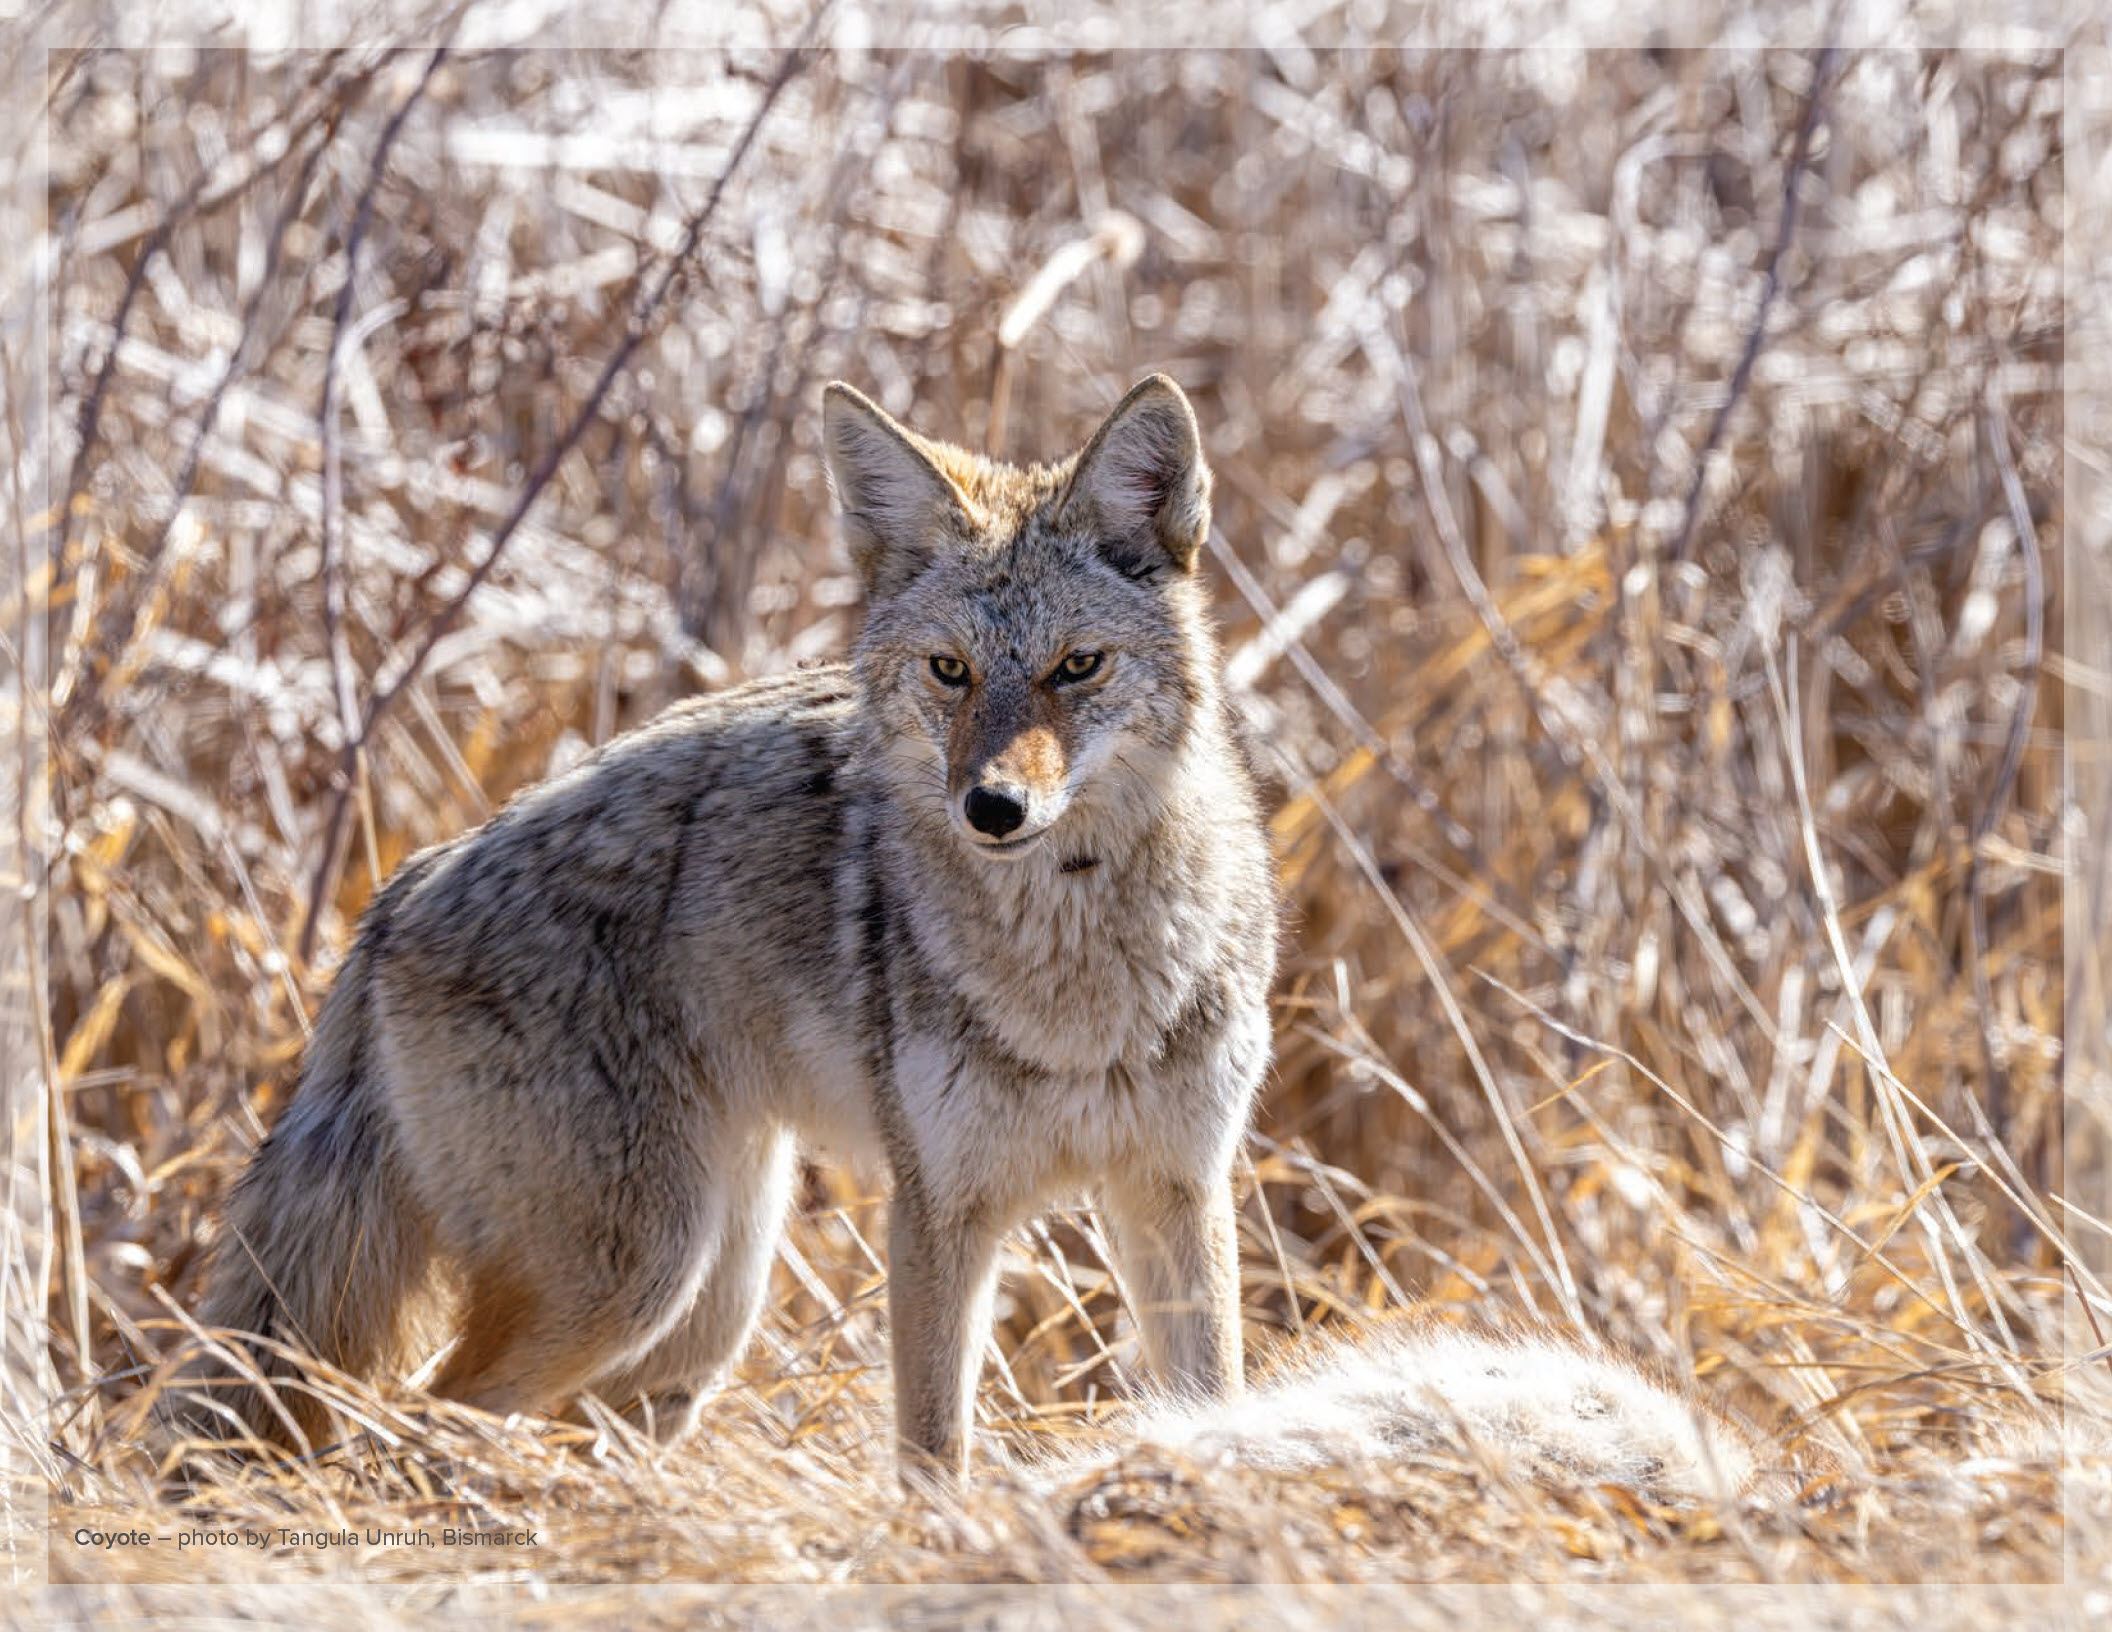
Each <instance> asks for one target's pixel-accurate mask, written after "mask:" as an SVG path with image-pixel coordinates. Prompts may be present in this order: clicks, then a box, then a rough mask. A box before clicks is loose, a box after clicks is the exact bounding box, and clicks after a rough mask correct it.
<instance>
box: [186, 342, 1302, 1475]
mask: <svg viewBox="0 0 2112 1632" xmlns="http://www.w3.org/2000/svg"><path fill="white" fill-rule="evenodd" d="M822 439H823V443H824V451H825V457H826V464H827V469H828V473H829V478H830V485H831V487H832V488H833V490H834V494H835V498H836V502H837V508H838V512H839V514H840V518H841V526H842V530H843V533H844V536H845V539H846V542H847V544H848V545H849V549H850V553H851V556H852V559H853V561H854V563H855V565H856V567H857V570H858V572H859V574H860V576H861V577H862V579H863V581H864V586H865V590H866V595H867V601H868V615H867V621H866V625H865V629H864V632H863V634H862V635H861V637H860V638H859V640H858V642H857V644H856V647H855V650H854V651H853V654H852V657H851V660H850V661H849V662H848V663H847V664H835V665H831V666H826V667H820V668H816V669H812V670H807V671H804V672H800V673H796V674H791V675H786V676H781V677H778V678H774V679H766V680H759V681H756V682H754V683H752V684H749V685H744V686H740V687H738V688H735V689H733V690H730V691H727V692H724V693H721V694H719V695H716V696H707V697H703V698H698V699H694V700H692V701H689V702H686V703H683V704H680V705H677V706H676V707H674V708H672V709H670V710H668V712H666V713H665V714H663V715H661V716H660V717H659V718H658V719H657V720H655V721H653V722H651V723H650V724H648V725H646V726H644V727H642V728H641V729H639V730H637V731H635V732H632V733H630V734H629V735H627V736H624V737H622V738H619V739H618V740H616V741H614V742H612V743H610V744H609V745H608V746H607V747H606V748H604V749H603V750H601V751H600V752H599V753H597V754H596V755H594V756H593V757H592V758H591V759H589V760H587V761H586V762H585V763H583V764H582V765H580V766H578V767H576V768H575V769H573V770H571V771H569V772H567V773H566V774H564V775H562V776H560V777H557V778H555V779H554V780H552V781H550V782H548V783H545V784H543V785H542V786H540V787H537V788H535V789H533V790H532V791H530V792H528V793H526V794H524V795H522V796H521V797H519V798H517V799H516V800H514V801H513V802H512V803H511V804H510V805H508V806H507V807H506V808H505V809H504V810H503V811H501V812H500V813H499V814H498V815H497V816H495V817H493V818H492V819H491V820H490V821H489V822H487V823H486V824H485V825H484V826H483V827H481V828H479V829H478V830H476V831H475V832H472V833H469V834H467V835H465V836H463V837H461V838H458V839H456V840H454V841H453V842H451V843H447V844H442V845H439V846H437V847H435V848H433V849H429V850H426V851H424V852H422V853H420V854H419V855H416V856H414V857H412V858H411V859H410V860H409V861H407V862H406V863H404V865H403V866H402V867H401V868H400V869H399V870H398V871H397V873H396V874H395V876H394V877H393V878H392V879H391V880H390V881H389V883H388V884H387V885H386V886H385V887H384V888H383V889H382V890H381V891H380V892H379V894H378V895H377V896H376V898H375V900H374V902H373V904H372V906H371V907H370V908H369V909H368V911H367V913H366V916H365V918H364V920H363V921H362V923H361V925H360V929H359V934H358V937H357V939H356V941H355V942H354V944H353V946H352V949H351V951H350V953H349V954H348V956H347V957H346V960H345V963H344V966H343V968H342V969H341V971H340V972H339V974H338V976H337V980H336V983H335V985H334V987H333V989H332V990H331V992H330V995H329V997H328V998H327V1000H326V1001H325V1002H324V1004H323V1008H322V1012H321V1015H320V1016H319V1018H318V1020H317V1022H316V1027H315V1033H314V1037H313V1039H312V1041H311V1044H310V1047H309V1050H308V1055H307V1059H306V1061H305V1064H304V1068H303V1071H302V1076H301V1082H300V1086H299V1090H298V1092H297V1093H296V1095H295V1096H294V1098H293V1100H292V1102H291V1104H290V1105H289V1106H288V1107H287V1110H286V1112H285V1114H284V1116H283V1117H282V1118H281V1119H280V1121H279V1123H278V1125H277V1127H276V1128H275V1129H274V1131H273V1132H272V1134H271V1136H270V1137H269V1138H268V1139H267V1140H266V1141H265V1142H264V1144H263V1145H262V1146H261V1147H260V1148H259V1149H258V1151H257V1152H256V1154H255V1157H254V1158H253V1160H252V1161H251V1162H250V1164H249V1167H248V1170H247V1171H246V1173H245V1174H244V1175H243V1177H242V1179H241V1181H240V1183H239V1184H238V1185H237V1187H236V1189H235V1191H234V1194H233V1197H232V1200H231V1202H230V1205H229V1209H228V1218H227V1224H226V1229H225V1232H224V1237H223V1241H222V1243H221V1245H220V1246H219V1248H218V1249H217V1253H216V1262H215V1267H214V1269H213V1273H212V1279H211V1283H210V1287H209V1293H208V1296H207V1298H206V1300H205V1304H204V1308H203V1311H202V1314H203V1318H204V1319H205V1321H206V1322H207V1323H208V1324H210V1325H214V1326H218V1327H222V1328H229V1329H232V1330H235V1331H237V1332H242V1333H253V1334H261V1335H263V1336H265V1337H267V1338H270V1339H274V1340H276V1341H277V1342H278V1343H281V1344H290V1345H292V1346H295V1347H299V1348H303V1349H306V1350H307V1351H309V1352H311V1353H313V1354H316V1355H319V1356H321V1357H322V1358H323V1359H325V1360H327V1361H329V1362H331V1363H332V1364H334V1365H336V1366H337V1367H339V1368H341V1369H343V1370H345V1371H347V1372H351V1373H354V1374H357V1375H372V1374H375V1373H380V1372H385V1371H400V1370H401V1369H402V1368H404V1367H405V1365H406V1364H407V1363H409V1362H410V1361H412V1360H413V1358H414V1355H413V1353H412V1346H413V1344H414V1342H415V1341H416V1334H417V1333H418V1332H419V1331H420V1330H421V1329H422V1328H421V1325H420V1318H419V1311H420V1309H421V1308H422V1307H423V1306H424V1297H425V1294H426V1293H427V1292H428V1290H430V1288H431V1286H432V1285H433V1284H442V1285H445V1284H450V1283H451V1284H452V1286H453V1287H454V1289H455V1293H456V1305H455V1319H454V1324H455V1326H456V1327H457V1328H458V1332H457V1338H456V1342H455V1346H454V1348H453V1350H452V1352H451V1353H450V1354H449V1355H448V1357H447V1358H446V1361H445V1363H444V1365H443V1366H442V1368H441V1370H440V1372H439V1375H438V1378H437V1379H436V1381H435V1383H434V1388H435V1390H436V1391H437V1392H439V1393H442V1394H445V1395H449V1396H452V1397H456V1398H459V1399H462V1400H465V1401H468V1402H470V1403H473V1404H475V1405H479V1406H483V1407H485V1408H488V1409H490V1410H493V1411H499V1412H510V1411H515V1410H532V1409H551V1408H555V1407H558V1406H560V1405H562V1404H563V1403H564V1402H566V1401H567V1400H569V1399H571V1398H573V1397H576V1396H577V1395H579V1394H581V1393H587V1392H591V1393H593V1394H595V1395H597V1396H599V1397H601V1398H603V1399H605V1400H607V1401H609V1402H611V1403H612V1404H615V1405H617V1406H619V1407H622V1408H624V1409H626V1410H628V1411H630V1412H631V1413H633V1414H634V1416H636V1417H637V1418H638V1419H639V1420H641V1421H642V1422H645V1423H647V1424H648V1425H650V1426H652V1427H653V1428H654V1430H655V1431H656V1432H662V1433H668V1434H679V1433H681V1432H685V1431H686V1430H687V1429H688V1428H689V1427H690V1426H691V1425H692V1424H693V1423H694V1420H695V1416H696V1412H697V1410H698V1408H699V1405H700V1404H701V1402H702V1401H703V1399H704V1398H705V1397H706V1396H707V1395H708V1393H709V1391H710V1390H711V1389H712V1388H713V1386H714V1384H715V1383H716V1381H717V1380H718V1379H719V1378H720V1377H721V1376H722V1374H723V1373H724V1372H725V1370H726V1368H727V1367H728V1365H729V1364H730V1363H731V1362H732V1361H733V1360H734V1359H735V1358H736V1357H737V1356H738V1354H739V1353H740V1351H741V1349H742V1346H743V1345H744V1343H745V1342H746V1340H747V1337H748V1334H749V1332H750V1330H751V1329H752V1327H753V1326H754V1325H755V1322H756V1318H757V1314H758V1311H759V1309H760V1307H761V1305H762V1301H763V1294H764V1289H765V1283H766V1281H767V1278H768V1270H769V1265H770V1261H771V1258H772V1254H773V1249H774V1246H775V1243H776V1241H777V1239H778V1235H779V1231H780V1229H781V1227H782V1224H783V1220H784V1216H785V1213H786V1211H787V1205H788V1200H789V1196H790V1191H791V1186H792V1179H793V1175H794V1171H795V1167H794V1163H795V1151H796V1149H797V1147H798V1145H799V1144H801V1143H807V1144H811V1145H814V1146H818V1147H823V1148H829V1149H834V1150H837V1151H847V1152H853V1153H855V1152H858V1151H861V1150H867V1149H870V1150H872V1151H873V1152H875V1153H876V1154H877V1155H878V1156H879V1157H880V1158H882V1159H884V1161H885V1164H886V1166H887V1168H888V1169H889V1170H890V1171H891V1174H892V1178H893V1191H892V1197H891V1201H890V1205H889V1218H888V1257H889V1283H888V1305H889V1315H890V1325H891V1331H892V1344H893V1360H894V1381H895V1399H896V1427H897V1435H898V1440H899V1443H900V1445H901V1447H902V1450H903V1453H904V1456H903V1466H904V1470H905V1472H906V1473H909V1474H912V1475H916V1474H921V1473H928V1474H930V1475H931V1476H932V1477H934V1478H936V1479H938V1480H939V1481H941V1482H955V1481H958V1480H959V1479H960V1478H961V1477H963V1476H964V1475H965V1472H966V1468H967V1450H968V1419H969V1409H970V1402H971V1399H972V1395H973V1389H974V1384H975V1378H976V1372H977V1368H978V1364H979V1361H980V1356H981V1352H982V1346H983V1343H984V1341H985V1338H986V1336H987V1333H988V1329H989V1325H990V1318H991V1297H992V1292H993V1289H994V1281H995V1277H996V1266H997V1256H998V1248H999V1244H1000V1241H1001V1239H1002V1237H1003V1236H1004V1234H1005V1232H1006V1231H1007V1230H1008V1229H1009V1228H1010V1227H1011V1226H1013V1225H1014V1224H1015V1223H1017V1222H1019V1221H1020V1220H1022V1219H1023V1218H1025V1217H1026V1216H1028V1215H1030V1214H1031V1213H1033V1212H1034V1211H1035V1210H1037V1209H1038V1208H1040V1207H1042V1206H1044V1205H1045V1204H1047V1203H1049V1202H1050V1201H1051V1200H1053V1199H1056V1198H1059V1197H1062V1196H1065V1195H1069V1194H1076V1193H1079V1192H1084V1191H1091V1192H1093V1193H1094V1194H1095V1195H1096V1196H1097V1199H1098V1202H1099V1205H1100V1207H1101V1209H1102V1211H1103V1215H1104V1217H1105V1220H1106V1222H1107V1225H1108V1227H1109V1230H1110V1234H1111V1237H1112V1240H1113V1243H1114V1246H1115V1252H1116V1257H1117V1260H1118V1268H1119V1270H1120V1272H1121V1274H1122V1278H1123V1280H1124V1282H1125V1283H1126V1289H1127V1292H1128V1295H1129V1298H1130V1299H1131V1302H1132V1305H1133V1311H1134V1314H1135V1315H1136V1318H1137V1321H1138V1325H1139V1328H1140V1331H1141V1334H1142V1338H1143V1344H1144V1349H1145V1353H1146V1356H1147V1358H1148V1360H1149V1361H1150V1363H1151V1367H1152V1370H1153V1372H1154V1373H1155V1375H1156V1377H1157V1378H1158V1379H1159V1381H1160V1382H1161V1384H1162V1385H1163V1386H1164V1387H1166V1388H1167V1389H1169V1390H1171V1391H1173V1392H1174V1393H1176V1394H1178V1395H1181V1396H1183V1397H1189V1398H1212V1397H1223V1396H1226V1395H1230V1394H1232V1393H1234V1392H1236V1391H1237V1390H1238V1389H1239V1387H1240V1383H1241V1351H1240V1341H1241V1339H1240V1318H1239V1284H1238V1265H1237V1257H1236V1249H1235V1238H1234V1226H1233V1209H1232V1193H1231V1171H1232V1164H1233V1158H1234V1154H1235V1152H1236V1150H1237V1148H1238V1146H1239V1142H1240V1138H1241V1135H1242V1133H1243V1131H1244V1129H1245V1126H1246V1122H1247V1116H1248V1110H1249V1107H1250V1105H1251V1103H1252V1101H1253V1098H1254V1095H1255V1091H1256V1088H1257V1086H1258V1085H1259V1083H1260V1082H1261V1079H1262V1076H1263V1073H1264V1072H1265V1070H1266V1069H1267V1066H1268V1062H1269V1057H1270V1034H1269V1018H1268V1010H1267V996H1268V991H1269V986H1270V982H1271V979H1272V977H1273V974H1274V970H1275V956H1276V937H1277V918H1278V909H1277V899H1276V891H1275V882H1274V878H1273V874H1272V872H1271V867H1270V861H1269V852H1268V844H1267V840H1266V835H1265V832H1264V829H1263V824H1262V818H1261V812H1260V808H1259V805H1258V803H1257V798H1256V793H1255V789H1254V785H1253V780H1252V776H1251V773H1250V770H1249V768H1248V765H1247V762H1246V760H1245V758H1244V755H1243V753H1242V751H1241V748H1240V746H1239V742H1238V739H1237V737H1236V735H1235V727H1234V723H1233V720H1232V717H1231V711H1230V709H1229V706H1228V704H1227V702H1226V699H1225V697H1224V696H1223V694H1222V691H1221V688H1220V682H1219V676H1218V655H1217V648H1216V643H1215V639H1214V636H1213V634H1212V632H1211V628H1210V619H1209V615H1208V611H1207V604H1206V603H1207V596H1206V592H1205V585H1204V582H1203V579H1202V576H1201V574H1200V573H1199V572H1198V570H1197V556H1198V554H1199V552H1200V549H1201V546H1202V544H1203V541H1204V538H1205V535H1206V534H1207V532H1208V529H1209V515H1210V505H1209V499H1210V474H1209V470H1208V468H1207V466H1206V464H1205V463H1204V459H1203V453H1202V447H1201V442H1200V439H1199V436H1198V433H1197V428H1196V421H1195V416H1194V413H1193V412H1192V411H1191V409H1190V407H1189V405H1188V401H1187V399H1186V398H1185V397H1184V396H1183V395H1182V394H1181V391H1180V389H1179V388H1178V387H1177V386H1176V385H1174V383H1173V382H1172V381H1171V380H1169V379H1167V378H1166V377H1164V376H1163V375H1154V376H1153V377H1151V378H1149V379H1146V380H1145V381H1143V382H1142V383H1141V384H1139V385H1138V386H1136V387H1135V389H1133V390H1132V391H1131V392H1130V393H1129V394H1128V395H1127V396H1126V397H1124V398H1123V399H1122V401H1121V403H1120V404H1119V405H1118V406H1117V407H1116V408H1115V410H1114V412H1113V413H1112V414H1111V415H1110V416H1109V417H1108V418H1107V420H1106V421H1105V423H1103V424H1102V425H1101V426H1100V428H1099V430H1098V431H1097V432H1096V433H1095V434H1094V435H1093V437H1092V438H1091V440H1090V441H1089V442H1088V443H1087V445H1086V447H1085V449H1084V451H1083V452H1081V453H1079V454H1077V455H1076V456H1074V457H1073V458H1070V459H1067V460H1065V461H1063V462H1061V463H1059V464H1053V465H1031V466H1026V467H1014V466H1011V465H1007V464H1001V463H997V462H995V461H992V460H988V459H984V458H981V457H978V456H976V455H974V454H971V453H967V452H964V451H963V450H961V449H959V448H955V447H950V446H947V445H945V444H943V443H939V442H935V441H930V440H927V439H926V438H924V437H922V436H919V435H917V434H916V433H915V432H913V431H910V430H908V429H906V428H904V427H903V426H901V425H899V424H897V423H896V422H895V421H894V420H893V419H891V418H889V417H888V415H887V414H885V413H883V412H882V411H881V410H880V409H879V408H878V407H876V406H875V405H874V404H872V403H871V402H869V401H867V400H866V399H865V398H864V397H862V396H860V395H859V394H858V393H857V392H856V391H854V390H852V389H851V388H850V387H848V386H846V385H841V384H837V385H831V386H830V387H829V388H828V389H827V391H826V393H825V395H824V400H823V412H822ZM443 1270H444V1271H446V1274H445V1275H444V1276H443V1275H442V1274H441V1273H440V1272H441V1271H443ZM275 1353H276V1350H274V1349H272V1348H270V1347H269V1346H265V1347H263V1348H261V1349H260V1351H259V1352H258V1353H257V1354H256V1356H255V1358H256V1362H257V1364H258V1365H259V1366H261V1367H263V1368H264V1370H265V1371H266V1372H267V1373H270V1372H273V1371H275V1370H279V1371H282V1370H283V1368H282V1367H281V1366H280V1365H279V1362H278V1361H277V1360H275V1359H274V1358H273V1356H274V1355H275ZM223 1386H229V1387H231V1386H233V1385H225V1384H223ZM204 1397H205V1398H207V1399H210V1398H211V1392H210V1390H207V1391H204ZM232 1403H233V1404H234V1406H235V1408H236V1409H237V1410H238V1411H239V1413H240V1414H241V1416H242V1417H243V1418H244V1419H246V1421H247V1422H248V1423H249V1424H250V1425H251V1426H252V1427H253V1428H254V1429H256V1430H257V1431H259V1432H263V1433H270V1432H273V1431H274V1428H275V1424H276V1422H277V1416H276V1413H275V1412H274V1411H273V1410H272V1409H270V1407H269V1406H268V1405H267V1404H266V1403H265V1402H264V1401H262V1400H261V1399H260V1398H258V1397H257V1396H256V1394H255V1393H254V1391H252V1390H248V1389H238V1390H237V1391H236V1392H235V1395H234V1399H233V1401H232ZM285 1403H286V1408H287V1409H289V1410H294V1411H296V1412H297V1413H298V1412H300V1411H301V1410H302V1406H301V1397H300V1395H299V1394H298V1391H296V1390H287V1391H285ZM296 1420H297V1421H301V1420H302V1418H301V1416H299V1415H297V1416H296ZM305 1420H306V1422H307V1423H313V1422H314V1421H315V1420H316V1417H315V1413H314V1412H313V1411H312V1410H307V1411H306V1414H305ZM304 1431H305V1428H304Z"/></svg>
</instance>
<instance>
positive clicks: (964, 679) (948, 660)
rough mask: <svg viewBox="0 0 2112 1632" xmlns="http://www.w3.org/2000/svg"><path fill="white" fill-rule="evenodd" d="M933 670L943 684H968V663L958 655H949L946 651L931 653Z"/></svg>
mask: <svg viewBox="0 0 2112 1632" xmlns="http://www.w3.org/2000/svg"><path fill="white" fill-rule="evenodd" d="M931 672H932V673H933V674H935V675H937V676H938V679H939V684H940V685H942V686H965V685H966V684H968V665H967V664H965V663H963V662H962V661H961V660H960V659H959V658H957V657H948V656H947V655H946V654H945V653H944V652H933V653H932V654H931Z"/></svg>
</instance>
